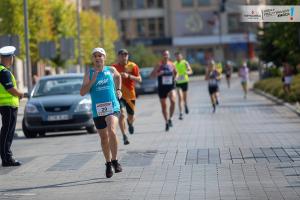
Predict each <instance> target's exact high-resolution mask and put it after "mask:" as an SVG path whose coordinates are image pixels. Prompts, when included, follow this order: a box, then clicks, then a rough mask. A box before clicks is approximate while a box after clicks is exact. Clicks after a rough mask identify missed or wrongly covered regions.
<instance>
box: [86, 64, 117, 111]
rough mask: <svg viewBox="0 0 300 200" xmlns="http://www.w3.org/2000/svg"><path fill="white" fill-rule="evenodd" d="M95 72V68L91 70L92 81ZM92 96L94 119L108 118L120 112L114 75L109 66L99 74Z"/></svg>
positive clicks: (92, 88)
mask: <svg viewBox="0 0 300 200" xmlns="http://www.w3.org/2000/svg"><path fill="white" fill-rule="evenodd" d="M94 71H95V70H94V68H91V69H90V79H92V77H93V73H94ZM90 95H91V99H92V111H93V117H99V116H107V115H110V114H112V113H114V112H120V104H119V101H118V99H117V95H116V90H115V83H114V79H113V74H112V72H111V70H110V68H109V67H108V66H105V67H104V68H103V70H102V72H99V73H98V76H97V79H96V82H95V83H94V84H93V86H92V87H91V90H90Z"/></svg>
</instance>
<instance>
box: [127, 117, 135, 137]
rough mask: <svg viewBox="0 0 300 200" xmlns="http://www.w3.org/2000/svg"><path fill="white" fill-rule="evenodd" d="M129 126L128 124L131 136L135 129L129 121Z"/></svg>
mask: <svg viewBox="0 0 300 200" xmlns="http://www.w3.org/2000/svg"><path fill="white" fill-rule="evenodd" d="M127 124H128V131H129V133H130V134H133V133H134V127H133V125H132V124H131V123H129V121H128V120H127Z"/></svg>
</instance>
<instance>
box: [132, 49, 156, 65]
mask: <svg viewBox="0 0 300 200" xmlns="http://www.w3.org/2000/svg"><path fill="white" fill-rule="evenodd" d="M128 51H129V54H130V60H132V61H133V62H135V63H136V64H138V66H139V67H140V68H143V67H154V66H155V65H157V63H158V61H159V56H157V55H155V54H154V53H153V52H152V51H151V49H149V48H146V47H145V46H144V45H137V46H131V47H129V48H128Z"/></svg>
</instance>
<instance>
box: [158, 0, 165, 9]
mask: <svg viewBox="0 0 300 200" xmlns="http://www.w3.org/2000/svg"><path fill="white" fill-rule="evenodd" d="M157 7H158V8H163V7H164V1H163V0H157Z"/></svg>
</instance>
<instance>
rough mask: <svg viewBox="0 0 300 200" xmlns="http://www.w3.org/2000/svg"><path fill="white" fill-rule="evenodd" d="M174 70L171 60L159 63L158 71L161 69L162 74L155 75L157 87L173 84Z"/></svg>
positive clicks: (171, 85)
mask: <svg viewBox="0 0 300 200" xmlns="http://www.w3.org/2000/svg"><path fill="white" fill-rule="evenodd" d="M174 70H175V67H174V65H173V63H172V62H170V61H168V63H166V64H163V63H162V62H161V63H160V66H159V70H158V71H160V72H161V71H163V74H162V75H160V76H158V77H157V80H158V87H159V88H161V87H173V86H174V85H175V77H174V75H173V71H174Z"/></svg>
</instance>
